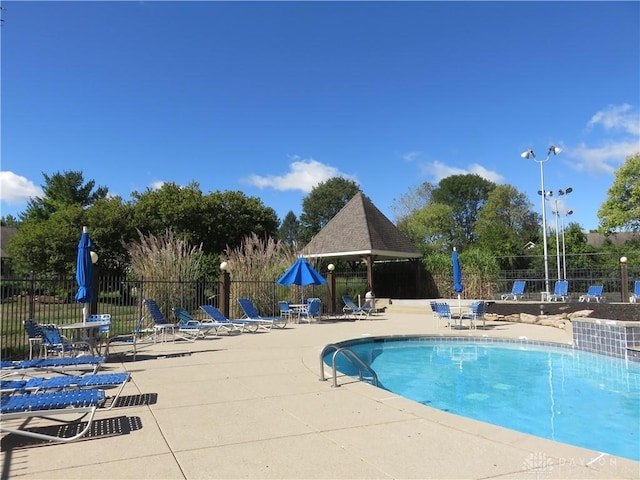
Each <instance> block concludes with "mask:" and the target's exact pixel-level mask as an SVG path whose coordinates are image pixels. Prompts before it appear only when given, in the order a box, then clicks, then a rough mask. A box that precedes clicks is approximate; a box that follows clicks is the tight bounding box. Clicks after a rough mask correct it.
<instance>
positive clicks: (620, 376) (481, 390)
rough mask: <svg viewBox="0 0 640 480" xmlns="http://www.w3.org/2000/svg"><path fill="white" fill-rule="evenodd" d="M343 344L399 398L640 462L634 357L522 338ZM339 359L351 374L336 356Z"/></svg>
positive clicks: (639, 388) (639, 393)
mask: <svg viewBox="0 0 640 480" xmlns="http://www.w3.org/2000/svg"><path fill="white" fill-rule="evenodd" d="M348 348H349V349H350V350H352V351H354V352H355V353H356V354H357V355H358V356H360V357H361V358H362V359H363V360H364V361H365V362H367V363H369V364H370V365H371V367H372V368H373V370H374V371H375V372H376V374H377V375H378V380H379V382H380V386H381V387H383V388H385V389H387V390H389V391H391V392H394V393H397V394H398V395H401V396H403V397H406V398H409V399H411V400H415V401H417V402H420V403H422V404H424V405H428V406H430V407H434V408H438V409H440V410H444V411H447V412H451V413H455V414H458V415H464V416H466V417H469V418H474V419H477V420H481V421H484V422H488V423H492V424H494V425H500V426H502V427H506V428H511V429H513V430H518V431H520V432H524V433H528V434H532V435H536V436H539V437H543V438H547V439H552V440H556V441H559V442H563V443H568V444H571V445H576V446H580V447H585V448H589V449H591V450H597V451H600V452H604V453H609V454H612V455H617V456H621V457H626V458H630V459H632V460H637V461H640V363H638V362H625V361H624V360H621V359H618V358H613V357H607V356H603V355H597V354H592V353H587V352H583V351H578V350H573V349H569V348H555V347H547V346H541V345H531V344H522V343H501V342H491V343H488V342H477V343H472V342H469V341H459V342H454V341H440V340H430V341H425V340H424V339H422V340H421V341H416V340H413V341H411V340H394V341H372V342H358V343H355V344H353V345H348ZM330 358H331V355H328V356H327V357H325V361H326V362H327V363H328V364H330V362H331V360H330ZM337 366H338V370H339V371H341V372H343V373H345V374H348V375H355V374H356V371H354V370H353V367H352V365H351V364H350V363H348V362H346V361H345V360H344V358H342V357H341V356H338V357H337Z"/></svg>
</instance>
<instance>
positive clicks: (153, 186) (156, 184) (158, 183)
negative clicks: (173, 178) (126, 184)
mask: <svg viewBox="0 0 640 480" xmlns="http://www.w3.org/2000/svg"><path fill="white" fill-rule="evenodd" d="M165 183H167V182H164V181H162V180H156V181H155V182H151V184H150V185H149V188H150V189H151V190H160V189H161V188H162V186H163V185H164V184H165Z"/></svg>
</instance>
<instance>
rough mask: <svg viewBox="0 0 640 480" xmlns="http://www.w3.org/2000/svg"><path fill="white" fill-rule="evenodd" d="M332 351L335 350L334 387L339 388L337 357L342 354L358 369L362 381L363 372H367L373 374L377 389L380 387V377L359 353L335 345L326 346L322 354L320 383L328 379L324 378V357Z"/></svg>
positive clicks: (332, 370) (373, 381) (332, 361)
mask: <svg viewBox="0 0 640 480" xmlns="http://www.w3.org/2000/svg"><path fill="white" fill-rule="evenodd" d="M331 350H335V351H334V352H333V356H332V357H331V372H332V374H333V385H332V387H339V385H338V373H337V369H336V357H337V356H338V354H342V355H343V356H344V357H345V358H346V359H347V360H349V361H350V362H351V363H352V364H353V365H354V366H355V367H356V368H357V369H358V376H359V378H360V381H362V380H363V376H362V371H363V370H366V371H367V372H369V373H370V374H371V383H372V384H373V385H374V386H375V387H377V386H378V375H377V374H376V372H375V371H374V370H373V368H371V365H369V364H367V363H366V362H365V361H364V360H362V359H361V358H360V357H359V356H358V354H357V353H355V352H354V351H353V350H351V349H349V348H347V347H338V346H337V345H336V344H335V343H330V344H328V345H326V346H325V347H324V348H323V349H322V352H320V381H325V380H326V378H325V376H324V357H325V355H327V354H328V353H329V352H330V351H331Z"/></svg>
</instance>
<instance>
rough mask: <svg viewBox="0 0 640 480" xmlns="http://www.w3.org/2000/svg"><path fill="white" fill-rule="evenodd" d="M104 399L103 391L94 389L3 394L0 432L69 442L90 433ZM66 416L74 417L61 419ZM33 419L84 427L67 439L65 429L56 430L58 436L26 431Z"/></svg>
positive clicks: (0, 408) (0, 409) (0, 410)
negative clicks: (44, 419)
mask: <svg viewBox="0 0 640 480" xmlns="http://www.w3.org/2000/svg"><path fill="white" fill-rule="evenodd" d="M105 398H106V397H105V393H104V390H98V389H81V390H64V391H59V392H44V393H28V394H24V395H18V394H16V395H4V396H3V397H2V404H1V406H0V431H1V432H7V433H13V434H16V435H22V436H26V437H30V438H36V439H39V440H45V441H51V442H72V441H74V440H78V439H79V438H82V437H83V436H84V435H85V434H86V433H87V432H89V431H90V430H91V427H92V424H93V418H94V416H95V413H96V410H97V409H98V406H99V405H101V404H103V403H104V401H105ZM70 414H74V415H77V416H76V417H75V418H74V419H73V420H71V421H69V420H64V418H65V417H67V416H68V415H70ZM61 416H62V418H60V417H61ZM34 417H35V418H46V419H49V420H58V421H60V422H63V423H65V424H70V423H77V422H79V421H80V420H83V423H82V424H80V425H83V424H84V425H83V426H84V428H81V429H80V431H78V432H77V433H76V434H75V435H73V436H70V437H65V436H63V434H64V432H67V431H70V430H69V429H66V428H59V429H56V431H57V432H58V433H59V434H60V435H55V434H47V433H42V431H40V432H38V431H32V430H26V426H27V425H28V422H29V420H30V419H31V418H34ZM14 420H17V421H18V422H17V423H16V422H14Z"/></svg>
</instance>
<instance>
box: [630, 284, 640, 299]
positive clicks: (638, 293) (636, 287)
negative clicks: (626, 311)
mask: <svg viewBox="0 0 640 480" xmlns="http://www.w3.org/2000/svg"><path fill="white" fill-rule="evenodd" d="M638 300H640V280H636V281H635V282H633V293H632V294H631V296H630V297H629V301H630V302H631V303H637V302H638Z"/></svg>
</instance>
